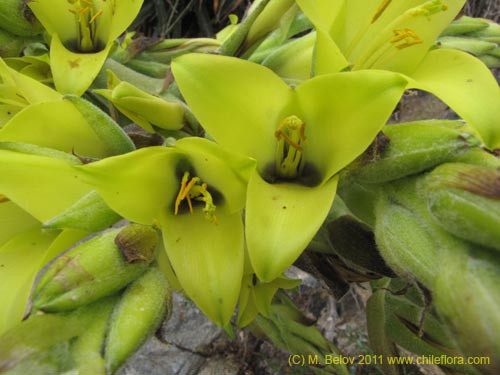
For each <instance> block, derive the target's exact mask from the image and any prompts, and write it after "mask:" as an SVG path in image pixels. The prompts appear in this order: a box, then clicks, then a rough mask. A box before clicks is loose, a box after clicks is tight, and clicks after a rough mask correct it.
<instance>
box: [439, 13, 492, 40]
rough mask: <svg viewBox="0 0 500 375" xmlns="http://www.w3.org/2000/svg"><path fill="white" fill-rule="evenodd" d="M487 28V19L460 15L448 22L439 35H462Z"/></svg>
mask: <svg viewBox="0 0 500 375" xmlns="http://www.w3.org/2000/svg"><path fill="white" fill-rule="evenodd" d="M487 28H488V21H486V20H484V19H481V18H474V17H467V16H462V17H460V18H459V19H457V20H455V21H453V22H452V23H450V24H449V25H448V26H446V28H445V29H444V30H443V32H442V33H441V36H454V35H463V34H467V33H470V32H474V31H479V30H484V29H487Z"/></svg>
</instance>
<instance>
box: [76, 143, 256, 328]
mask: <svg viewBox="0 0 500 375" xmlns="http://www.w3.org/2000/svg"><path fill="white" fill-rule="evenodd" d="M253 168H254V162H253V161H252V160H251V159H249V158H242V157H239V156H234V155H232V154H230V153H228V152H226V151H224V150H222V149H221V148H220V147H219V146H217V145H216V144H215V143H213V142H210V141H208V140H205V139H201V138H184V139H181V140H179V141H177V143H176V145H175V146H174V147H168V148H167V147H149V148H144V149H140V150H137V151H134V152H131V153H128V154H125V155H121V156H117V157H110V158H106V159H103V160H101V161H99V162H96V163H90V164H87V165H85V166H83V167H79V168H78V169H79V172H80V176H81V178H82V179H83V180H84V181H86V182H87V183H89V184H90V185H92V186H93V187H94V188H95V189H96V190H97V191H98V192H99V193H100V194H101V196H102V197H103V198H104V200H105V201H106V203H107V204H108V205H109V206H110V207H111V208H112V209H114V210H115V211H116V212H117V213H119V214H120V215H122V216H123V217H125V218H127V219H129V220H131V221H135V222H138V223H142V224H149V225H151V224H154V223H156V224H159V225H160V226H161V229H162V232H163V240H164V246H165V250H166V253H167V255H168V260H169V261H170V264H171V266H172V268H173V270H174V272H175V275H176V277H177V278H178V280H179V282H180V285H181V286H182V288H183V290H184V292H185V293H186V294H187V295H188V296H189V297H190V298H191V299H192V300H193V301H194V302H195V303H196V304H197V305H198V306H199V307H200V309H201V310H202V311H203V312H204V313H205V314H206V315H207V316H208V317H209V318H211V319H212V320H213V321H214V322H215V323H217V324H219V325H220V326H227V324H228V323H229V320H230V318H231V316H232V313H233V311H234V308H235V306H236V303H237V301H238V295H239V291H240V286H241V280H242V277H243V262H244V229H243V218H242V209H243V206H244V204H245V194H246V185H247V180H248V175H249V174H250V172H251V171H252V170H253Z"/></svg>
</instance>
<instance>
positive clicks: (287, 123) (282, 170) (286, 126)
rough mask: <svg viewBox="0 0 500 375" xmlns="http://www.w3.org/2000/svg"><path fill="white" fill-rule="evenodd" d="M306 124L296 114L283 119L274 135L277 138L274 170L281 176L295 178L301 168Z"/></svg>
mask: <svg viewBox="0 0 500 375" xmlns="http://www.w3.org/2000/svg"><path fill="white" fill-rule="evenodd" d="M305 128H306V124H305V123H304V122H303V121H302V120H301V119H300V118H298V117H297V116H294V115H292V116H288V117H286V118H285V119H283V120H282V121H281V122H280V124H279V126H278V129H277V130H276V131H275V132H274V136H275V137H276V139H277V140H278V144H277V146H276V172H277V174H278V176H280V177H282V178H295V177H297V176H298V175H299V174H300V172H301V171H302V168H303V163H302V154H303V151H304V142H305V141H306V139H307V138H306V135H305Z"/></svg>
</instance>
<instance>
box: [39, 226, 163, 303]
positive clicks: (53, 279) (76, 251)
mask: <svg viewBox="0 0 500 375" xmlns="http://www.w3.org/2000/svg"><path fill="white" fill-rule="evenodd" d="M157 244H158V234H157V233H156V231H155V230H154V229H153V228H151V227H147V226H143V225H139V224H131V225H128V226H126V227H124V228H122V229H112V230H109V231H107V232H104V233H102V234H100V235H98V236H96V237H94V238H92V239H91V240H89V241H86V242H84V243H82V244H81V245H79V246H77V247H75V248H73V249H71V250H70V251H68V252H67V253H65V254H63V255H62V256H60V257H59V258H57V259H56V260H55V261H54V262H53V263H52V264H50V266H49V267H48V268H47V270H46V271H45V273H44V274H43V275H42V276H41V277H40V280H39V282H38V284H37V286H36V288H35V290H34V293H33V303H32V305H33V307H34V309H35V310H43V311H46V312H59V311H68V310H73V309H75V308H76V307H79V306H82V305H86V304H88V303H90V302H93V301H96V300H97V299H99V298H102V297H104V296H107V295H110V294H113V293H115V292H117V291H118V290H120V289H122V288H124V287H125V286H126V285H128V284H129V283H130V282H131V281H133V280H135V279H136V278H137V277H139V276H140V275H141V274H142V273H143V272H144V271H145V270H146V269H147V268H148V266H149V264H150V263H151V261H152V260H153V259H154V252H155V248H156V246H157Z"/></svg>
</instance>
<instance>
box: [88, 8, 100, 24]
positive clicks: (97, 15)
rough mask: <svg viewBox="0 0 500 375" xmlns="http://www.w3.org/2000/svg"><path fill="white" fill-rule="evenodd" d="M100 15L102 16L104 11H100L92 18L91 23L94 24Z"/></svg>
mask: <svg viewBox="0 0 500 375" xmlns="http://www.w3.org/2000/svg"><path fill="white" fill-rule="evenodd" d="M100 15H102V9H99V11H98V12H97V13H96V14H94V15H93V16H92V17H91V18H90V21H89V23H93V22H94V21H95V20H96V18H97V17H99V16H100Z"/></svg>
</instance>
